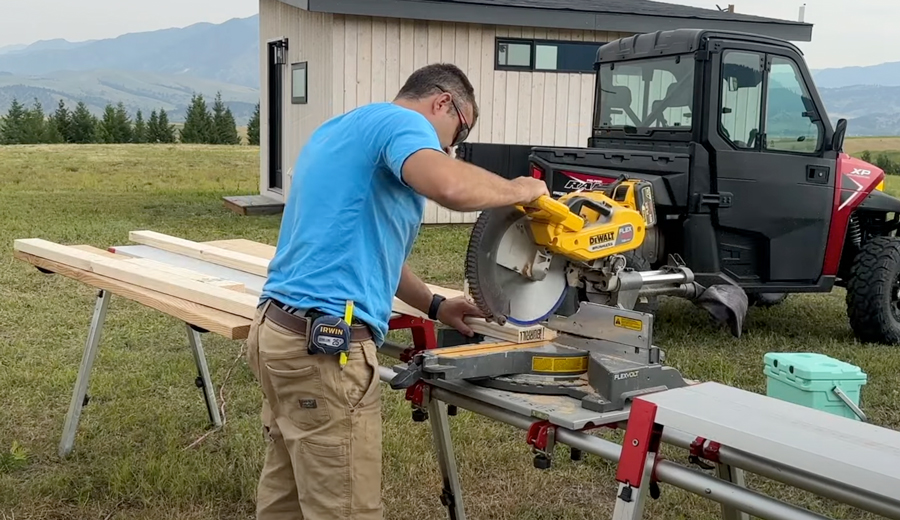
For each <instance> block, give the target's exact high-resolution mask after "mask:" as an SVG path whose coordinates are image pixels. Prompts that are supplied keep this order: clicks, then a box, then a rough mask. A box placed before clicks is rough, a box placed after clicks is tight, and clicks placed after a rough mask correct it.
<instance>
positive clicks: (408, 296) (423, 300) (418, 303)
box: [396, 264, 433, 314]
mask: <svg viewBox="0 0 900 520" xmlns="http://www.w3.org/2000/svg"><path fill="white" fill-rule="evenodd" d="M396 296H397V298H399V299H401V300H403V302H404V303H408V304H409V305H410V306H412V307H414V308H416V309H418V310H420V311H422V312H423V313H425V314H428V308H429V307H431V300H432V297H433V294H432V293H431V290H430V289H429V288H428V286H427V285H425V282H423V281H422V280H421V279H419V277H418V276H416V274H415V273H413V272H412V269H410V268H409V265H407V264H403V271H402V272H401V273H400V284H399V285H398V286H397V294H396Z"/></svg>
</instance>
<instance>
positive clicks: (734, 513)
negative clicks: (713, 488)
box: [716, 464, 750, 520]
mask: <svg viewBox="0 0 900 520" xmlns="http://www.w3.org/2000/svg"><path fill="white" fill-rule="evenodd" d="M716 476H717V477H719V478H720V479H722V480H725V481H728V482H731V483H732V484H734V485H736V486H740V487H746V486H745V485H744V470H742V469H741V468H735V467H734V466H729V465H728V464H717V465H716ZM722 520H750V515H748V514H747V513H744V512H743V511H739V510H737V509H735V508H734V507H732V506H726V505H725V504H722Z"/></svg>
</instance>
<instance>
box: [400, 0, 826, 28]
mask: <svg viewBox="0 0 900 520" xmlns="http://www.w3.org/2000/svg"><path fill="white" fill-rule="evenodd" d="M410 1H413V2H426V3H428V2H444V3H450V4H470V5H490V6H502V7H524V8H528V9H551V10H560V11H581V12H585V13H616V14H640V15H645V16H667V17H673V18H697V19H703V20H731V21H740V22H760V23H775V24H788V25H800V26H803V25H809V24H804V23H802V22H797V21H791V20H781V19H777V18H765V17H762V16H754V15H748V14H741V13H731V12H728V11H719V10H717V9H704V8H700V7H692V6H687V5H678V4H668V3H663V2H654V1H651V0H410Z"/></svg>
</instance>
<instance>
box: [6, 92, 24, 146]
mask: <svg viewBox="0 0 900 520" xmlns="http://www.w3.org/2000/svg"><path fill="white" fill-rule="evenodd" d="M25 114H26V110H25V106H24V105H22V104H21V103H19V100H17V99H15V98H13V100H12V104H11V105H10V106H9V110H8V111H7V112H6V116H5V117H4V118H3V126H2V128H0V144H22V139H23V132H24V124H25Z"/></svg>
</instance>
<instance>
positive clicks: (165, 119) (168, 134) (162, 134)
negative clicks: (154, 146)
mask: <svg viewBox="0 0 900 520" xmlns="http://www.w3.org/2000/svg"><path fill="white" fill-rule="evenodd" d="M157 125H158V126H157V131H158V134H157V138H158V139H159V142H160V143H174V142H175V125H170V124H169V115H168V114H166V111H165V110H163V109H162V108H160V109H159V122H158V123H157Z"/></svg>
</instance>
